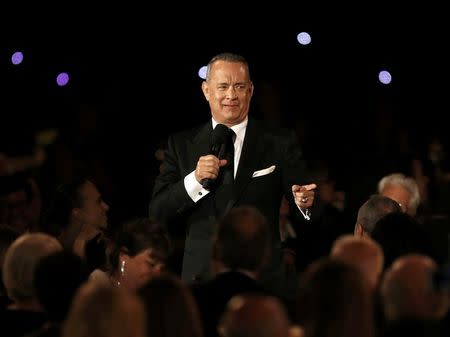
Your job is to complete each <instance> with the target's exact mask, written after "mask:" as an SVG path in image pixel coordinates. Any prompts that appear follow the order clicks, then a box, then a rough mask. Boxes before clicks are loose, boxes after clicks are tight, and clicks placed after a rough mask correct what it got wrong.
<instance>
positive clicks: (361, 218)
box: [356, 194, 402, 236]
mask: <svg viewBox="0 0 450 337" xmlns="http://www.w3.org/2000/svg"><path fill="white" fill-rule="evenodd" d="M401 211H402V209H401V207H400V205H399V204H398V203H397V202H396V201H394V200H392V199H390V198H388V197H385V196H382V195H378V194H376V195H372V196H370V198H369V199H368V200H367V201H366V202H365V203H364V204H363V205H362V206H361V207H360V208H359V211H358V217H357V220H356V223H357V224H359V225H361V226H362V227H363V229H364V231H365V232H366V233H367V234H369V236H370V235H371V234H372V231H373V229H374V227H375V224H376V223H377V222H378V220H380V219H381V218H382V217H384V216H385V215H386V214H389V213H400V212H401Z"/></svg>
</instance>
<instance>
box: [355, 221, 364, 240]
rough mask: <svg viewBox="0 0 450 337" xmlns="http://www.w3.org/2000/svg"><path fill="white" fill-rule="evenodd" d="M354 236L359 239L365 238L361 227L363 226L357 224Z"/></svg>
mask: <svg viewBox="0 0 450 337" xmlns="http://www.w3.org/2000/svg"><path fill="white" fill-rule="evenodd" d="M354 235H355V236H356V237H359V238H362V237H363V236H364V228H363V227H362V226H361V224H359V223H357V224H356V225H355V231H354Z"/></svg>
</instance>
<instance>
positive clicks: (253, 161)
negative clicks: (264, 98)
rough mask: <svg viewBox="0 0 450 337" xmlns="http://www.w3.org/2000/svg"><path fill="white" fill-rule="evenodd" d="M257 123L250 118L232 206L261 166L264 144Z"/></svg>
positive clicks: (234, 187)
mask: <svg viewBox="0 0 450 337" xmlns="http://www.w3.org/2000/svg"><path fill="white" fill-rule="evenodd" d="M256 123H257V122H256V121H255V120H253V119H251V118H249V120H248V125H247V130H246V132H245V139H244V144H243V145H242V152H241V157H240V159H239V166H238V170H237V174H236V181H235V184H234V186H233V198H232V200H231V202H230V207H232V206H233V205H234V204H235V203H236V201H237V200H238V199H239V196H240V195H241V194H242V192H243V190H244V189H245V187H246V186H247V184H248V183H249V182H250V179H252V174H253V172H254V171H255V169H256V168H257V167H259V161H260V159H261V152H262V151H263V150H264V144H263V143H262V134H261V131H260V129H259V128H258V125H257V124H256Z"/></svg>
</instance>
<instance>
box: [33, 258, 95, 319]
mask: <svg viewBox="0 0 450 337" xmlns="http://www.w3.org/2000/svg"><path fill="white" fill-rule="evenodd" d="M88 276H89V273H88V269H87V266H86V264H85V262H84V260H83V259H82V258H81V257H80V256H78V255H76V254H74V253H72V252H69V251H58V252H55V253H52V254H50V255H48V256H46V257H44V258H42V259H41V261H40V262H39V263H38V265H37V267H36V271H35V273H34V287H35V289H36V294H37V297H38V299H39V302H40V303H41V304H42V306H43V308H44V310H45V312H46V313H47V316H48V318H49V320H51V321H55V322H62V321H63V320H64V319H65V318H66V315H67V312H68V311H69V307H70V304H71V303H72V300H73V297H74V295H75V292H76V291H77V289H78V288H79V287H80V286H81V285H82V284H83V283H84V282H85V281H87V279H88Z"/></svg>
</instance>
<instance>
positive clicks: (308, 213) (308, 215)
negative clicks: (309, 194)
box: [297, 205, 311, 221]
mask: <svg viewBox="0 0 450 337" xmlns="http://www.w3.org/2000/svg"><path fill="white" fill-rule="evenodd" d="M297 208H298V209H299V210H300V212H302V214H303V217H304V218H305V219H306V220H308V221H309V220H311V211H310V210H309V208H307V209H305V210H303V209H301V208H300V207H298V205H297Z"/></svg>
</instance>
